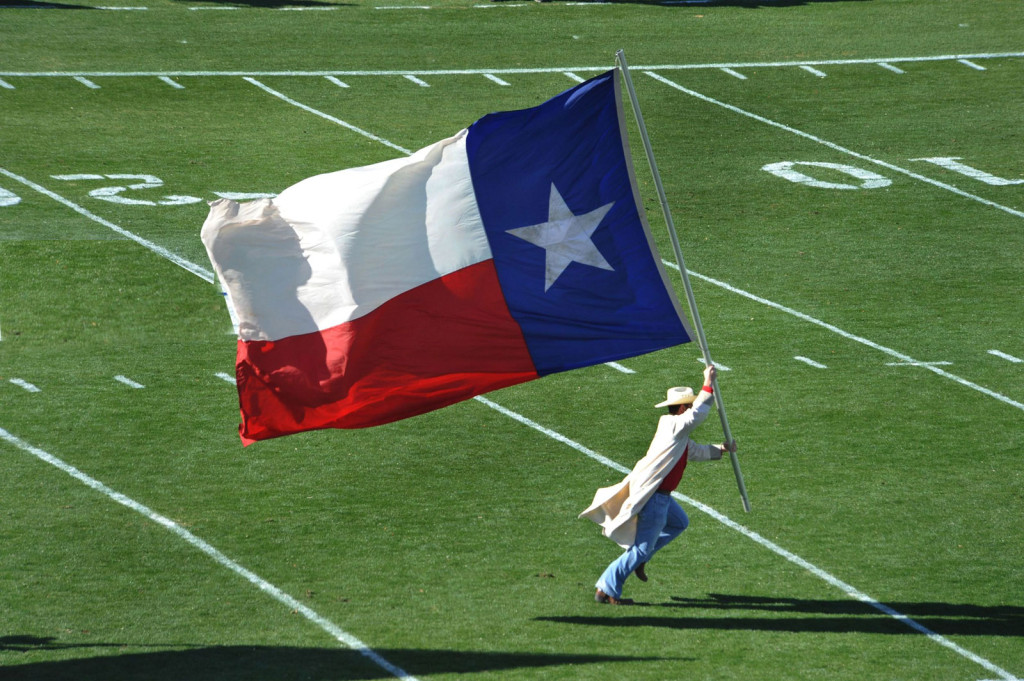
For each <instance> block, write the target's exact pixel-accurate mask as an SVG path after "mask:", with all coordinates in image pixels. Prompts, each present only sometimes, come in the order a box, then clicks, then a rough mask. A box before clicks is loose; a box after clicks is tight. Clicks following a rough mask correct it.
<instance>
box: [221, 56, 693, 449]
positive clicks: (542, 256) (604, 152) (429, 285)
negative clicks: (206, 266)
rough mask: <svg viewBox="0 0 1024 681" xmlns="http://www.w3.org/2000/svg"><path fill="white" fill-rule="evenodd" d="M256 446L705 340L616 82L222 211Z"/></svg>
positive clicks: (246, 417) (249, 425)
mask: <svg viewBox="0 0 1024 681" xmlns="http://www.w3.org/2000/svg"><path fill="white" fill-rule="evenodd" d="M202 239H203V243H204V244H205V245H206V248H207V251H208V253H209V255H210V260H211V261H212V263H213V266H214V268H215V270H216V272H217V276H218V277H219V278H220V280H221V282H222V284H223V286H224V288H225V290H226V292H227V295H228V298H229V303H230V304H231V305H232V306H233V308H234V310H235V312H236V315H237V318H238V322H239V340H238V357H237V364H236V375H237V383H238V394H239V400H240V404H241V412H242V424H241V428H240V432H241V436H242V441H243V442H244V443H245V444H249V443H251V442H254V441H256V440H263V439H267V438H272V437H278V436H281V435H287V434H290V433H296V432H299V431H305V430H312V429H317V428H361V427H366V426H374V425H379V424H383V423H388V422H391V421H396V420H398V419H403V418H406V417H410V416H415V415H417V414H422V413H424V412H428V411H431V410H434V409H438V408H440V407H444V406H447V405H450V404H453V403H455V402H459V401H461V400H465V399H468V398H470V397H473V396H475V395H479V394H481V393H485V392H488V391H491V390H496V389H498V388H502V387H505V386H510V385H514V384H516V383H521V382H523V381H528V380H531V379H535V378H538V377H541V376H545V375H547V374H552V373H555V372H559V371H567V370H569V369H576V368H579V367H585V366H589V365H592V364H598V363H602V362H609V361H613V360H618V359H623V358H625V357H632V356H635V355H639V354H643V353H647V352H652V351H654V350H659V349H661V348H665V347H669V346H672V345H677V344H680V343H686V342H688V341H689V340H690V338H691V335H692V334H691V332H690V330H689V327H688V325H687V322H686V318H685V315H684V314H683V311H682V308H681V307H680V305H679V302H678V300H677V299H676V297H675V295H674V293H673V292H672V290H671V287H670V286H669V284H668V280H667V278H666V275H665V272H664V270H663V269H662V267H661V262H660V258H659V257H658V254H657V250H656V248H655V245H654V240H653V239H652V237H651V234H650V229H649V227H648V225H647V221H646V218H645V216H644V213H643V210H642V209H641V203H640V200H639V196H638V192H637V187H636V181H635V178H634V176H633V169H632V164H631V161H630V154H629V147H628V142H627V139H626V132H625V124H624V118H623V113H622V106H621V98H620V93H619V79H618V71H617V70H613V71H609V72H608V73H605V74H603V75H601V76H598V77H597V78H593V79H591V80H588V81H586V82H585V83H581V84H580V85H578V86H576V87H574V88H572V89H570V90H567V91H566V92H563V93H562V94H560V95H558V96H557V97H554V98H553V99H551V100H549V101H547V102H545V103H544V104H541V105H540V106H537V107H535V108H532V109H525V110H522V111H509V112H503V113H494V114H490V115H488V116H484V117H483V118H481V119H480V120H478V121H477V122H476V123H474V124H473V125H471V126H470V127H469V128H468V129H466V130H463V131H461V132H459V133H458V134H456V135H455V136H454V137H451V138H449V139H445V140H442V141H440V142H437V143H436V144H433V145H431V146H429V147H426V148H424V149H421V150H419V151H417V152H416V153H414V154H412V155H411V156H409V157H407V158H398V159H394V160H391V161H385V162H383V163H377V164H374V165H371V166H365V167H362V168H351V169H347V170H340V171H338V172H332V173H327V174H324V175H317V176H315V177H311V178H309V179H307V180H303V181H302V182H299V183H298V184H296V185H294V186H292V187H289V188H288V189H286V190H284V191H283V192H281V194H280V195H279V196H277V197H276V198H274V199H263V200H259V201H252V202H249V203H244V204H238V203H235V202H234V201H230V200H227V199H221V200H219V201H215V202H213V203H212V204H211V209H210V214H209V217H208V218H207V220H206V223H205V224H204V225H203V229H202Z"/></svg>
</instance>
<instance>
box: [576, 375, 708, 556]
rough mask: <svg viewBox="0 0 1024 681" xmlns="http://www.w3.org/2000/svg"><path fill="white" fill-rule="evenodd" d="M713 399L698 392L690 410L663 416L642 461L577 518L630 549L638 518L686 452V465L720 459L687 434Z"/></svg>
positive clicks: (602, 489)
mask: <svg viewBox="0 0 1024 681" xmlns="http://www.w3.org/2000/svg"><path fill="white" fill-rule="evenodd" d="M712 399H713V396H712V394H711V393H709V392H707V391H705V390H701V391H700V392H699V393H697V399H696V400H695V401H694V403H693V406H692V407H691V408H689V409H687V410H686V411H685V412H683V413H681V414H678V415H676V416H672V415H671V414H667V415H665V416H662V417H661V418H660V419H659V420H658V429H657V431H656V432H655V434H654V439H653V440H651V446H650V447H649V448H648V450H647V454H646V455H645V456H644V458H642V459H640V460H639V461H637V462H636V465H635V466H633V470H632V471H630V473H629V475H627V476H626V477H625V478H623V479H622V482H619V483H618V484H615V485H612V486H611V487H602V488H601V489H599V490H597V494H595V495H594V501H593V503H591V504H590V506H589V507H588V508H587V510H585V511H583V513H581V514H580V515H579V517H580V518H590V519H591V520H593V521H594V522H595V523H597V524H598V525H600V526H601V529H602V533H603V534H604V536H606V537H608V538H609V539H611V540H612V541H614V542H615V543H616V544H618V545H619V546H621V547H622V548H624V549H628V548H629V547H631V546H632V545H633V542H634V540H635V539H636V525H637V516H638V515H639V514H640V511H641V509H643V507H644V504H646V503H647V500H648V499H650V498H651V495H653V494H654V493H655V492H656V491H657V489H658V487H660V486H661V483H662V481H663V480H664V479H665V476H667V475H668V474H669V472H670V471H671V470H672V468H673V467H675V465H676V464H677V463H678V462H679V460H680V459H681V458H682V456H683V454H684V453H687V452H688V453H687V460H688V461H709V460H713V459H721V458H722V448H721V447H719V446H717V445H702V444H698V443H696V442H694V441H693V440H691V439H690V433H691V432H692V431H693V429H694V428H696V427H697V426H699V425H700V424H701V423H703V422H704V419H705V418H707V415H708V413H709V412H710V411H711V403H712Z"/></svg>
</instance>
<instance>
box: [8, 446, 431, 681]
mask: <svg viewBox="0 0 1024 681" xmlns="http://www.w3.org/2000/svg"><path fill="white" fill-rule="evenodd" d="M0 440H3V441H5V442H7V443H8V444H10V445H13V446H14V447H16V448H18V449H20V450H21V451H23V452H26V453H28V454H31V455H32V456H35V457H36V458H38V459H40V460H41V461H44V462H46V463H48V464H50V465H51V466H54V467H56V468H58V469H60V470H61V471H63V472H65V473H67V474H68V475H70V476H71V477H73V478H75V479H76V480H78V481H79V482H81V483H83V484H85V485H86V486H88V487H91V488H92V489H94V490H95V491H97V492H99V493H100V494H103V495H104V496H106V497H107V498H108V499H111V500H112V501H116V502H117V503H119V504H121V505H122V506H124V507H126V508H129V509H131V510H133V511H135V512H136V513H139V514H140V515H143V516H145V517H146V518H148V519H149V520H151V521H153V522H154V523H156V524H157V525H160V526H161V527H163V528H165V529H167V530H170V531H171V532H172V533H174V534H176V535H177V536H178V537H179V538H180V539H183V540H185V541H186V542H187V543H188V544H190V545H191V546H192V547H194V548H196V549H198V550H200V551H202V552H203V553H205V554H206V555H207V556H209V557H210V558H212V559H213V560H215V561H216V562H217V563H219V564H220V565H221V566H223V567H226V568H227V569H228V570H231V571H232V572H234V573H235V574H236V575H238V576H239V577H242V578H243V579H245V580H246V581H248V582H249V583H250V584H252V585H253V586H255V587H256V588H258V589H259V590H260V591H262V592H263V593H265V594H267V595H268V596H270V597H271V598H273V599H274V600H276V601H278V602H279V603H281V604H282V605H284V606H285V607H287V608H289V609H290V610H293V611H295V612H298V613H299V614H301V615H302V616H303V617H305V618H306V619H307V620H309V621H310V622H312V623H313V624H315V625H317V626H318V627H320V628H321V629H322V630H324V631H325V632H327V633H328V634H330V635H331V636H332V637H333V638H334V639H335V640H336V641H338V642H339V643H341V644H343V645H345V646H347V647H349V648H351V649H352V650H355V651H357V652H358V653H360V654H361V655H362V656H363V657H365V658H367V659H368V660H370V661H371V662H373V663H374V664H376V665H377V666H378V667H380V668H381V669H384V670H386V671H387V672H388V673H389V674H391V675H392V676H395V677H397V678H399V679H407V680H409V681H415V677H413V676H411V675H410V674H409V673H408V672H406V671H405V670H403V669H401V668H400V667H397V666H395V665H393V664H392V663H390V662H388V661H387V660H385V659H384V658H383V657H381V655H380V654H379V653H377V652H376V651H374V650H373V649H371V648H370V647H369V646H367V645H366V644H365V643H363V642H362V641H360V640H359V639H358V638H356V637H355V636H353V635H351V634H349V633H348V632H346V631H345V630H344V629H342V628H341V627H339V626H338V625H337V624H334V623H333V622H331V621H330V620H328V619H327V618H326V617H323V616H322V615H320V614H318V613H317V612H315V611H314V610H313V609H312V608H310V607H309V606H307V605H305V604H304V603H302V602H300V601H298V600H296V599H295V598H294V597H292V596H290V595H288V594H287V593H285V592H284V591H282V590H281V589H279V588H278V587H276V586H274V585H273V584H271V583H270V582H268V581H267V580H265V579H263V578H262V577H260V576H259V575H257V574H256V573H254V572H252V571H251V570H249V569H247V568H245V567H242V565H240V564H239V563H237V562H236V561H233V560H231V559H230V558H228V557H227V556H226V555H224V554H223V553H221V552H220V551H219V550H218V549H216V548H214V547H213V546H212V545H211V544H209V543H208V542H206V541H205V540H203V539H200V538H199V537H197V536H196V535H194V534H192V533H191V532H189V531H188V530H186V529H185V528H184V527H182V526H181V525H179V524H178V523H176V522H174V521H173V520H171V519H170V518H168V517H166V516H163V515H160V514H159V513H157V512H156V511H153V510H152V509H150V508H149V507H148V506H144V505H143V504H140V503H139V502H137V501H135V500H134V499H131V498H129V497H127V496H125V495H123V494H121V493H120V492H117V491H115V490H113V489H111V488H110V487H108V486H107V485H105V484H103V483H102V482H100V481H99V480H97V479H95V478H93V477H90V476H89V475H87V474H85V473H83V472H82V471H80V470H79V469H77V468H75V467H74V466H72V465H71V464H68V463H65V462H64V461H62V460H61V459H59V458H57V457H56V456H53V455H52V454H49V453H48V452H45V451H43V450H42V449H40V448H38V447H35V446H33V445H31V444H29V443H28V442H25V441H24V440H22V439H21V438H19V437H16V436H14V435H12V434H11V433H9V432H8V431H6V430H4V429H3V428H0Z"/></svg>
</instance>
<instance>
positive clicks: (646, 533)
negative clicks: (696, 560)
mask: <svg viewBox="0 0 1024 681" xmlns="http://www.w3.org/2000/svg"><path fill="white" fill-rule="evenodd" d="M689 524H690V519H689V518H688V517H687V516H686V511H684V510H683V509H682V507H681V506H680V505H679V504H677V503H676V501H675V499H673V498H672V497H671V496H669V495H668V494H654V495H653V496H652V497H651V498H650V499H649V500H648V501H647V503H646V504H644V507H643V508H642V509H641V510H640V515H639V516H638V517H637V525H636V540H635V541H634V542H633V546H631V547H630V548H629V549H628V550H627V551H626V552H625V553H623V554H622V555H621V556H619V557H618V558H616V559H615V560H613V561H612V562H611V565H609V566H608V568H607V569H606V570H605V571H604V574H602V575H601V578H600V579H598V580H597V588H598V589H600V590H601V591H603V592H605V593H606V594H608V595H609V596H613V597H615V598H622V585H623V584H624V583H625V582H626V578H627V577H629V576H630V575H631V574H633V570H635V569H636V566H637V565H640V564H641V563H646V562H647V561H649V560H650V559H651V556H653V555H654V554H655V553H657V552H658V551H659V550H661V548H662V547H664V546H665V545H666V544H668V543H669V542H670V541H672V540H673V539H675V538H676V537H678V536H679V535H680V534H681V533H682V531H683V530H685V529H686V527H687V525H689Z"/></svg>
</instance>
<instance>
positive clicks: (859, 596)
mask: <svg viewBox="0 0 1024 681" xmlns="http://www.w3.org/2000/svg"><path fill="white" fill-rule="evenodd" d="M474 399H475V400H476V401H478V402H480V403H481V404H484V405H486V406H488V407H490V408H491V409H493V410H495V411H497V412H498V413H500V414H503V415H505V416H507V417H509V418H511V419H513V420H515V421H518V422H519V423H522V424H523V425H525V426H529V427H530V428H533V429H534V430H536V431H538V432H540V433H543V434H544V435H547V436H548V437H550V438H552V439H554V440H557V441H558V442H561V443H562V444H564V445H567V446H569V447H572V448H573V449H575V450H576V451H578V452H581V453H582V454H585V455H586V456H588V457H590V458H591V459H593V460H595V461H597V462H598V463H601V464H603V465H605V466H607V467H609V468H611V469H613V470H615V471H618V472H619V473H622V474H623V475H625V474H628V473H629V469H628V468H626V467H625V466H623V465H622V464H619V463H617V462H615V461H612V460H611V459H609V458H608V457H606V456H603V455H601V454H598V453H597V452H595V451H594V450H592V449H590V448H588V447H586V446H584V445H581V444H580V443H578V442H576V441H574V440H571V439H569V438H567V437H566V436H564V435H562V434H561V433H558V432H556V431H554V430H551V429H550V428H545V427H544V426H542V425H540V424H539V423H537V422H536V421H533V420H531V419H529V418H527V417H525V416H523V415H522V414H519V413H517V412H514V411H512V410H511V409H507V408H505V407H503V406H501V405H500V404H497V403H495V402H492V401H491V400H489V399H487V398H486V397H483V396H477V397H476V398H474ZM672 496H673V497H675V498H676V499H678V500H679V501H682V502H683V503H686V504H688V505H690V506H692V507H694V508H696V509H697V510H699V511H701V512H703V513H706V514H707V515H709V516H711V517H712V518H714V519H715V520H717V521H718V522H720V523H722V524H723V525H725V526H726V527H728V528H730V529H733V530H736V531H737V532H739V533H740V534H743V535H744V536H746V537H747V538H749V539H752V540H754V541H755V542H756V543H758V544H760V545H761V546H763V547H764V548H766V549H768V550H769V551H771V552H773V553H775V554H777V555H779V556H782V557H783V558H785V559H786V560H788V561H789V562H791V563H793V564H795V565H798V566H800V567H802V568H803V569H805V570H807V571H808V572H810V573H811V574H813V575H814V576H815V577H818V578H819V579H821V580H824V581H825V582H827V583H829V584H831V585H832V586H834V587H836V588H837V589H839V590H840V591H842V592H843V593H845V594H846V595H847V596H849V597H850V598H852V599H854V600H858V601H861V602H862V603H866V604H868V605H870V606H871V607H873V608H875V609H876V610H878V611H880V612H882V613H884V614H886V615H888V616H889V617H892V618H893V619H895V620H897V621H899V622H902V623H903V624H905V625H907V626H908V627H910V628H911V629H913V630H915V631H917V632H918V633H920V634H924V635H925V636H927V637H928V638H929V639H931V640H932V641H934V642H935V643H938V644H939V645H941V646H943V647H945V648H948V649H949V650H952V651H953V652H955V653H956V654H958V655H960V656H962V657H965V658H967V659H968V660H970V661H971V662H974V663H976V664H979V665H981V666H982V667H984V668H985V669H987V670H988V671H990V672H993V673H995V674H998V675H999V678H1000V679H1003V681H1019V679H1017V677H1015V676H1014V675H1013V674H1011V673H1010V672H1008V671H1006V670H1004V669H1002V668H1001V667H998V666H996V665H995V664H993V663H991V662H989V661H988V660H986V659H985V658H983V657H981V656H980V655H977V654H975V653H972V652H971V651H969V650H967V649H966V648H963V647H962V646H959V645H957V644H956V643H953V642H952V641H950V640H949V639H948V638H946V637H945V636H943V635H941V634H937V633H935V632H934V631H932V630H931V629H929V628H928V627H926V626H924V625H923V624H921V623H919V622H917V621H916V620H914V619H912V618H910V617H908V616H907V615H904V614H903V613H901V612H899V611H897V610H895V609H894V608H891V607H889V606H888V605H886V604H884V603H881V602H879V601H878V600H876V599H874V598H872V597H871V596H869V595H867V594H866V593H864V592H863V591H861V590H860V589H857V588H855V587H853V586H851V585H849V584H847V583H846V582H844V581H842V580H841V579H839V578H838V577H834V576H833V575H831V574H829V573H828V572H826V571H824V570H822V569H821V568H819V567H817V566H816V565H814V564H812V563H810V562H808V561H806V560H804V559H803V558H801V557H800V556H798V555H796V554H795V553H793V552H792V551H787V550H786V549H784V548H782V547H781V546H779V545H778V544H776V543H775V542H773V541H771V540H769V539H766V538H765V537H763V536H762V535H760V534H758V533H757V532H755V531H753V530H751V529H749V528H747V527H745V526H743V525H740V524H739V523H737V522H736V521H734V520H732V519H731V518H729V517H728V516H726V515H725V514H723V513H719V512H718V511H716V510H715V509H713V508H711V507H710V506H708V505H707V504H704V503H701V502H699V501H697V500H696V499H692V498H690V497H688V496H686V495H685V494H680V493H679V492H673V493H672Z"/></svg>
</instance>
